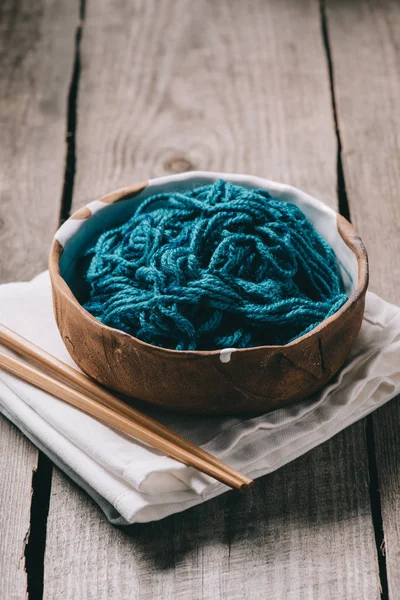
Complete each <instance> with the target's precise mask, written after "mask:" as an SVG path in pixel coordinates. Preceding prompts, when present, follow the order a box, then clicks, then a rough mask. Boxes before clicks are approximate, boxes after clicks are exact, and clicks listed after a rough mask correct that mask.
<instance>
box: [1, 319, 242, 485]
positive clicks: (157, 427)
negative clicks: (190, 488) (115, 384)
mask: <svg viewBox="0 0 400 600" xmlns="http://www.w3.org/2000/svg"><path fill="white" fill-rule="evenodd" d="M0 342H1V343H2V344H4V345H5V346H7V347H8V348H10V349H12V350H13V351H15V352H17V353H18V354H19V355H21V356H23V357H24V358H28V359H30V360H31V361H32V362H33V363H35V364H36V365H38V366H39V367H44V368H45V369H46V370H47V371H48V372H49V373H50V374H51V376H49V375H46V374H44V373H42V372H41V371H40V370H37V369H35V368H33V367H31V366H29V365H26V364H25V363H23V362H21V361H19V360H17V359H15V358H13V357H10V356H8V355H7V354H0V366H1V367H3V368H4V369H5V370H8V371H9V372H11V373H12V374H14V375H16V376H18V377H21V378H23V379H25V380H26V381H29V383H32V384H33V385H36V386H37V387H40V388H41V389H45V391H49V392H50V393H52V394H53V395H55V396H57V397H59V398H61V399H62V400H64V401H66V402H69V403H70V404H73V405H74V406H77V407H78V408H81V410H84V411H85V412H87V413H88V414H90V415H91V416H94V417H96V418H98V419H99V420H101V421H102V422H103V423H105V424H106V425H110V426H112V427H114V428H116V429H119V430H121V431H123V432H124V433H127V434H128V435H132V436H133V437H135V438H136V439H139V440H140V441H143V442H145V443H147V444H148V445H150V446H152V447H154V448H157V449H159V450H161V451H163V452H165V453H166V454H168V455H169V456H171V457H172V458H175V459H177V460H179V461H180V462H183V463H185V464H187V465H190V466H192V467H194V468H196V469H198V470H199V471H202V472H204V473H207V474H208V475H210V476H212V477H214V478H215V479H218V480H219V481H221V482H223V483H225V484H226V485H229V486H230V487H233V488H236V489H246V488H248V487H251V485H252V484H253V481H252V480H251V479H250V478H249V477H246V476H245V475H243V474H242V473H240V472H239V471H236V470H235V469H233V468H232V467H229V466H228V465H227V464H225V463H224V462H223V461H221V460H219V459H218V458H216V457H215V456H212V455H211V454H209V453H208V452H206V451H205V450H203V449H202V448H199V447H198V446H196V445H195V444H192V443H191V442H189V440H186V439H185V438H183V437H182V436H180V435H178V434H177V433H175V432H174V431H172V430H171V429H169V428H168V427H166V426H164V425H162V424H161V423H159V422H158V421H156V420H155V419H152V418H151V417H148V416H147V415H145V414H143V413H141V412H140V411H138V410H136V409H134V408H132V407H130V406H129V405H127V404H126V403H124V402H123V401H121V400H119V399H118V398H116V397H115V396H113V395H112V394H111V393H110V392H108V391H107V390H105V389H104V388H102V387H100V386H99V385H98V384H96V383H95V382H94V381H92V380H91V379H89V378H88V377H86V375H84V374H82V373H80V372H79V371H77V370H76V369H73V368H72V367H70V366H69V365H66V364H65V363H63V362H62V361H60V360H58V359H57V358H56V357H54V356H52V355H51V354H49V353H48V352H46V351H45V350H43V349H41V348H39V347H38V346H36V345H35V344H33V343H32V342H29V341H28V340H26V339H25V338H23V337H22V336H20V335H18V334H17V333H15V332H14V331H12V330H11V329H9V328H8V327H5V326H4V325H1V324H0ZM54 376H55V377H56V378H57V379H58V380H61V381H57V380H54V379H53V377H54ZM71 385H72V386H73V388H71ZM43 386H46V387H43ZM50 388H51V389H50ZM60 394H61V395H60ZM99 403H100V404H99ZM101 409H105V410H106V411H107V412H104V410H101ZM116 419H117V420H116ZM121 419H122V420H123V422H122V421H121Z"/></svg>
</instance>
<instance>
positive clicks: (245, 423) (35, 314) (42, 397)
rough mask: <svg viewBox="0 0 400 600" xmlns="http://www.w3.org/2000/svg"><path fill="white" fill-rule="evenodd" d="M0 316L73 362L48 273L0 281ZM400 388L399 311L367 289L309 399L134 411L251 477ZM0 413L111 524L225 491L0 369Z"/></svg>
mask: <svg viewBox="0 0 400 600" xmlns="http://www.w3.org/2000/svg"><path fill="white" fill-rule="evenodd" d="M0 322H2V323H3V324H5V325H7V326H8V327H10V328H11V329H13V330H14V331H17V332H18V333H20V334H21V335H23V336H24V337H26V338H28V339H29V340H31V341H32V342H34V343H36V344H38V345H39V346H41V347H42V348H44V349H45V350H47V351H48V352H50V353H51V354H53V355H55V356H57V357H58V358H60V359H61V360H63V361H65V362H66V363H68V364H70V365H73V366H75V365H74V363H73V361H72V360H71V358H70V356H69V354H68V352H67V350H66V349H65V346H64V344H63V342H62V340H61V337H60V335H59V333H58V329H57V326H56V323H55V321H54V316H53V309H52V299H51V289H50V281H49V276H48V273H47V272H46V273H42V274H41V275H39V276H38V277H36V278H35V279H34V280H33V281H31V282H29V283H9V284H5V285H2V286H0ZM399 390H400V308H398V307H396V306H393V305H392V304H389V303H388V302H385V301H384V300H382V299H381V298H379V297H378V296H376V295H374V294H372V293H368V294H367V300H366V311H365V316H364V320H363V324H362V328H361V332H360V335H359V337H358V339H357V342H356V344H355V346H354V348H353V350H352V352H351V355H350V357H349V359H348V361H347V362H346V364H345V365H344V367H343V368H342V369H341V371H340V372H339V374H338V375H337V376H336V377H335V378H334V380H333V381H332V382H330V383H329V384H328V385H327V386H325V388H324V389H323V390H322V391H320V392H319V393H317V394H315V395H314V396H312V397H310V398H307V399H306V400H304V401H302V402H298V403H297V404H294V405H293V406H288V407H285V408H281V409H279V410H275V411H273V412H270V413H268V414H264V415H261V416H257V417H254V418H235V417H225V418H221V417H207V416H184V415H176V414H172V413H171V414H170V413H166V412H163V411H159V410H156V409H154V408H152V407H150V406H146V407H145V408H144V409H143V406H142V405H140V409H141V410H145V411H146V412H147V413H148V414H150V415H151V416H152V417H154V418H156V419H158V420H159V421H161V422H163V423H165V424H166V425H168V426H170V427H171V428H173V429H174V430H176V431H177V432H179V433H180V434H182V435H184V436H185V437H187V438H188V439H190V440H191V441H192V442H194V443H196V444H197V445H201V446H202V447H203V448H204V449H206V450H207V451H208V452H210V453H212V454H215V455H216V456H218V457H220V458H222V459H223V460H224V461H225V462H227V463H229V464H230V465H232V466H233V467H235V468H236V469H239V470H240V471H242V472H243V473H245V474H246V475H249V476H250V477H253V478H254V477H260V476H261V475H264V474H266V473H270V472H271V471H274V470H275V469H278V468H279V467H281V466H282V465H284V464H285V463H287V462H289V461H291V460H293V459H295V458H296V457H298V456H300V455H301V454H304V453H305V452H307V451H308V450H310V449H311V448H314V447H315V446H317V445H318V444H321V443H322V442H324V441H325V440H327V439H329V438H331V437H332V436H334V435H335V434H336V433H338V432H339V431H341V430H342V429H344V428H345V427H347V426H348V425H350V424H352V423H354V422H355V421H357V420H358V419H361V418H362V417H364V416H365V415H367V414H368V413H370V412H371V411H373V410H374V409H375V408H377V407H379V406H381V405H382V404H384V403H385V402H387V401H388V400H390V399H391V398H393V397H394V396H395V395H396V394H397V393H399ZM0 411H1V412H2V413H3V414H4V415H5V416H6V417H7V418H8V419H9V420H10V421H12V422H13V423H15V425H16V426H17V427H18V428H19V429H20V430H21V431H22V432H23V433H24V434H25V435H26V436H27V437H28V438H29V439H30V440H31V441H32V442H33V443H34V444H35V445H36V446H38V448H40V449H41V450H42V451H43V452H45V453H46V454H47V455H48V456H49V457H50V458H51V460H52V461H53V462H54V463H55V464H56V465H58V466H59V467H60V468H61V469H62V470H63V471H65V473H67V474H68V475H69V476H70V477H71V478H72V479H73V480H74V481H76V482H77V483H78V484H79V485H80V486H81V487H82V488H83V489H85V490H86V491H87V492H88V493H89V494H90V495H91V496H92V497H93V498H94V500H95V501H96V502H97V503H98V504H99V505H100V507H101V508H102V509H103V511H104V513H105V514H106V516H107V517H108V519H109V520H110V521H111V522H112V523H115V524H119V525H126V524H129V523H135V522H146V521H153V520H157V519H162V518H163V517H166V516H167V515H170V514H172V513H175V512H179V511H182V510H185V509H186V508H189V507H191V506H194V505H196V504H199V503H200V502H204V501H205V500H208V499H210V498H213V497H214V496H217V495H218V494H222V493H223V492H224V491H226V490H227V489H228V488H227V487H226V486H224V485H223V484H221V483H218V482H216V481H215V480H213V479H211V478H210V477H208V476H207V475H204V474H202V473H199V472H198V471H196V470H195V469H192V468H190V467H187V466H185V465H182V464H180V463H179V462H177V461H175V460H173V459H170V458H168V457H166V456H163V455H162V454H161V453H160V452H158V451H156V450H152V449H151V448H149V447H147V446H146V445H145V444H141V443H140V442H136V441H135V440H132V439H131V438H129V437H128V436H125V435H123V434H120V433H117V432H116V431H114V430H112V429H110V428H108V427H106V426H104V425H102V424H101V423H99V422H98V421H96V420H95V419H93V418H91V417H89V416H88V415H85V414H83V413H81V412H80V411H79V410H77V409H75V408H73V407H72V406H69V405H68V404H66V403H64V402H62V401H61V400H57V399H55V398H53V397H52V396H50V395H49V394H46V393H45V392H42V391H41V390H38V389H36V388H35V387H33V386H31V385H29V384H27V383H24V382H22V381H20V380H19V379H17V378H15V377H13V376H11V375H8V374H6V373H4V372H2V371H0Z"/></svg>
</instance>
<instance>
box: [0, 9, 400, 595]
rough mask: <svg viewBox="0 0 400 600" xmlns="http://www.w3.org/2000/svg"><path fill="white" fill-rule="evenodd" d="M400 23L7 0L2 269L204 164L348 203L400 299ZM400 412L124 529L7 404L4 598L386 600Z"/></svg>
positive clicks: (0, 274) (0, 172)
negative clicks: (88, 217)
mask: <svg viewBox="0 0 400 600" xmlns="http://www.w3.org/2000/svg"><path fill="white" fill-rule="evenodd" d="M399 40H400V5H399V2H397V1H391V0H352V1H351V0H347V1H346V0H336V1H335V0H326V1H323V0H322V1H321V2H318V1H317V0H282V1H280V2H277V1H274V0H218V1H216V0H196V1H195V0H86V2H85V0H81V3H80V4H79V1H78V0H64V1H63V0H35V2H31V1H30V0H1V2H0V279H1V281H2V282H5V281H10V280H15V279H28V278H30V277H31V276H33V275H35V274H36V273H37V272H38V271H40V270H42V269H44V268H45V267H46V257H47V252H48V248H49V244H50V240H51V238H52V235H53V232H54V230H55V229H56V227H57V225H58V223H59V221H60V220H62V219H64V218H65V217H66V216H67V215H68V213H69V211H70V209H71V208H73V209H76V208H77V207H79V206H80V205H82V204H84V203H86V202H87V201H88V200H90V199H93V198H95V197H96V196H99V195H102V194H104V193H105V192H108V191H110V190H112V189H114V188H117V187H120V186H122V185H126V184H130V183H133V182H135V181H142V180H143V179H147V178H149V177H154V176H159V175H162V174H165V173H171V172H178V171H182V170H187V169H210V170H218V171H238V172H248V173H253V174H257V175H261V176H265V177H269V178H272V179H276V180H281V181H285V182H288V183H291V184H293V185H296V186H298V187H301V188H303V189H304V190H306V191H307V192H309V193H311V194H313V195H316V196H317V197H318V198H320V199H322V200H324V201H326V202H327V203H328V204H330V205H331V206H333V207H336V208H338V210H340V212H342V213H343V214H345V215H347V216H348V215H350V218H351V220H352V221H353V223H354V224H355V226H356V228H357V230H358V231H359V233H360V234H361V236H362V237H363V238H364V241H365V243H366V245H367V248H368V251H369V255H370V262H371V289H372V290H374V291H376V292H378V293H380V294H382V295H383V296H384V297H385V298H386V299H388V300H390V301H393V302H396V303H398V304H400V285H399V284H400V260H399V259H400V235H399V234H400V202H399V191H400V121H399V117H400V44H399ZM399 423H400V403H399V401H398V399H396V400H394V401H392V402H391V403H390V404H389V405H387V406H385V407H383V408H381V409H380V410H378V411H377V412H376V413H375V414H374V415H373V416H371V417H368V418H367V419H365V420H363V421H361V422H359V423H357V424H355V425H354V426H352V427H351V428H349V429H347V430H346V431H344V432H342V433H341V434H339V435H337V436H336V437H334V438H333V439H332V440H331V441H329V442H327V443H326V444H324V445H322V446H321V447H319V448H316V449H315V450H313V451H312V452H309V453H308V454H307V455H305V456H304V457H302V458H300V459H298V460H296V461H295V462H293V463H292V464H290V465H288V466H287V467H285V468H282V469H280V470H279V471H278V472H276V473H274V474H272V475H270V476H267V477H264V478H262V479H260V480H259V481H258V482H257V484H256V485H255V488H254V489H253V490H252V492H251V493H249V494H246V495H240V494H235V493H233V492H231V493H227V494H225V495H224V496H222V497H220V498H218V499H216V500H213V501H210V502H208V503H206V504H204V505H202V506H200V507H196V508H193V509H191V510H189V511H187V512H185V513H183V514H179V515H176V516H172V517H169V518H167V519H165V520H163V521H161V522H157V523H152V524H146V525H136V526H132V527H130V528H126V529H117V528H114V527H112V526H111V525H109V524H108V523H107V522H106V521H105V519H104V517H103V515H102V514H101V512H100V510H99V509H98V508H97V506H96V505H94V503H93V502H92V501H91V500H90V499H89V498H88V497H87V496H86V495H85V494H84V493H83V492H82V491H81V490H80V489H78V488H77V487H76V486H75V485H74V484H72V483H71V481H70V480H69V479H67V478H66V477H65V476H64V475H63V474H62V473H60V472H59V471H58V470H57V469H53V468H52V466H51V464H50V463H49V461H48V460H47V458H46V457H45V456H43V455H41V454H40V453H39V452H38V451H37V450H36V449H35V448H34V447H33V446H32V445H31V444H30V443H29V442H28V441H27V440H26V439H24V437H23V436H22V435H21V434H20V433H19V432H18V431H17V430H16V429H15V428H14V427H13V426H12V425H10V423H9V422H7V420H5V419H4V418H0V507H1V508H0V590H1V591H0V597H1V598H2V599H4V600H8V599H13V600H19V599H21V600H22V599H24V598H26V597H27V596H28V597H29V599H30V600H39V599H40V598H42V597H43V598H44V599H46V600H57V599H61V598H62V599H65V600H82V599H95V600H102V599H104V600H108V599H110V598H112V599H115V600H123V599H124V600H125V599H126V600H128V599H129V600H130V599H140V600H145V599H149V600H150V599H159V598H160V599H174V600H175V599H185V600H186V599H211V600H218V599H238V600H239V599H243V598H247V599H250V600H252V599H259V598H274V599H275V598H285V599H293V600H299V599H302V598H304V599H318V600H320V599H331V598H334V599H335V598H338V599H347V598H349V599H352V600H358V599H359V600H369V599H378V598H384V599H386V598H390V599H391V600H394V599H396V598H400V568H399V567H400V527H399V523H400V469H399V465H400V438H399V430H400V428H399Z"/></svg>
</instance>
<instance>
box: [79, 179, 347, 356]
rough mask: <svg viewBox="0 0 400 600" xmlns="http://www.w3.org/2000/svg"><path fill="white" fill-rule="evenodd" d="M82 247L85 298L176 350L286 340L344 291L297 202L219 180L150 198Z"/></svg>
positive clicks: (105, 318) (96, 310)
mask: <svg viewBox="0 0 400 600" xmlns="http://www.w3.org/2000/svg"><path fill="white" fill-rule="evenodd" d="M86 257H87V260H88V261H89V263H88V264H89V266H88V268H87V271H86V273H85V275H84V277H85V279H86V281H87V283H88V285H89V299H88V301H87V302H86V303H85V304H84V306H85V308H86V309H87V310H88V311H89V312H90V313H92V314H93V315H94V316H95V317H97V318H98V319H99V320H100V321H101V322H102V323H104V324H106V325H109V326H110V327H115V328H117V329H121V330H122V331H125V332H127V333H130V334H132V335H134V336H135V337H137V338H139V339H141V340H143V341H145V342H148V343H150V344H154V345H156V346H161V347H164V348H173V349H176V350H213V349H217V348H232V347H233V348H248V347H253V346H260V345H277V344H285V343H287V342H290V341H291V340H293V339H295V338H297V337H298V336H300V335H302V334H304V333H306V332H308V331H310V330H311V329H313V328H314V327H315V326H316V325H317V324H318V323H320V322H321V321H323V320H324V319H325V318H327V317H329V316H330V315H332V314H333V313H334V312H336V311H337V310H338V309H339V308H340V307H341V306H342V304H343V303H344V302H345V301H346V300H347V296H346V294H345V293H344V290H343V284H342V281H341V279H340V276H339V273H338V269H337V265H336V258H335V255H334V252H333V250H332V249H331V248H330V247H329V245H328V244H327V243H326V242H325V241H324V240H323V239H322V237H321V236H320V235H319V234H318V233H317V232H316V230H315V229H314V226H313V225H312V223H311V222H310V221H309V220H308V219H307V218H306V217H305V215H304V214H303V213H302V212H301V210H300V209H299V208H297V207H296V206H295V205H293V204H290V203H287V202H284V201H281V200H274V199H273V198H271V197H270V195H269V193H268V192H266V191H265V190H247V189H245V188H243V187H241V186H237V185H233V184H231V183H227V182H225V181H223V180H219V181H217V182H216V183H215V184H214V185H207V186H203V187H199V188H197V189H194V190H192V191H188V192H185V193H179V192H175V193H161V194H157V195H155V196H152V197H150V198H148V199H147V200H145V201H143V202H142V204H141V205H140V206H139V208H138V209H137V210H136V212H135V214H134V215H133V216H132V217H131V219H130V220H129V221H127V222H125V223H124V224H123V225H121V226H120V227H117V228H116V229H111V230H108V231H105V232H104V233H103V234H102V235H100V237H99V238H98V239H97V241H96V243H95V244H94V245H93V247H91V248H90V249H89V250H88V252H87V254H86Z"/></svg>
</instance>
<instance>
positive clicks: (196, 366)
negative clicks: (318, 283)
mask: <svg viewBox="0 0 400 600" xmlns="http://www.w3.org/2000/svg"><path fill="white" fill-rule="evenodd" d="M220 177H221V178H224V179H225V180H229V181H232V182H234V183H237V184H240V185H243V186H245V187H250V188H263V189H267V190H268V191H269V192H270V194H271V196H273V197H274V198H279V199H281V200H282V201H286V202H292V203H295V204H297V205H298V206H299V208H300V209H301V210H302V211H303V212H304V213H305V214H306V216H307V217H308V218H309V219H310V220H311V221H312V222H313V223H314V226H315V228H316V229H317V231H318V232H319V233H320V234H321V235H322V236H323V237H324V238H325V240H326V241H327V242H328V243H329V244H330V245H331V247H332V248H333V249H334V251H335V254H336V257H337V260H338V265H339V268H340V272H341V275H342V278H343V282H344V285H345V288H346V291H347V293H348V295H349V300H348V301H347V302H346V303H345V304H344V305H343V306H342V307H341V308H340V310H338V311H337V312H336V313H335V314H334V315H332V316H331V317H329V318H328V319H326V320H325V321H323V322H322V323H321V324H320V325H318V326H317V327H315V329H313V330H312V331H310V332H309V333H307V334H305V335H303V336H301V337H299V338H298V339H296V340H295V341H293V342H291V343H289V344H286V345H284V346H260V347H257V348H247V349H237V350H236V349H234V348H226V349H224V350H212V351H179V350H168V349H164V348H159V347H157V346H152V345H151V344H147V343H145V342H142V341H140V340H138V339H137V338H135V337H133V336H131V335H129V334H127V333H124V332H122V331H119V330H117V329H113V328H111V327H108V326H106V325H103V324H102V323H101V322H100V321H98V320H97V319H96V318H94V317H93V316H92V315H91V314H89V313H88V312H87V311H86V310H85V309H84V308H83V307H82V305H81V302H83V301H84V298H85V283H84V282H83V281H82V278H81V277H80V276H79V272H78V271H79V269H78V268H77V266H78V264H79V259H80V257H81V256H82V254H83V252H84V251H85V249H86V248H87V247H88V246H89V244H90V242H91V241H92V240H93V238H96V236H98V235H99V233H100V232H101V231H104V230H105V229H108V228H111V227H115V226H117V225H118V224H120V223H122V222H124V221H125V220H127V219H128V218H129V217H130V216H131V215H132V214H133V212H134V211H135V209H136V207H137V205H138V203H139V202H141V201H142V200H143V199H144V198H146V197H148V196H150V195H153V194H155V193H159V192H160V191H168V190H170V191H172V190H188V189H192V188H194V187H197V186H199V185H205V184H209V183H212V182H214V181H216V180H217V179H218V178H220ZM49 268H50V276H51V282H52V288H53V300H54V312H55V316H56V321H57V325H58V328H59V330H60V333H61V336H62V338H63V340H64V342H65V345H66V347H67V349H68V351H69V353H70V354H71V356H72V358H73V359H74V361H75V362H76V363H77V365H79V367H80V368H81V369H82V370H83V371H84V372H85V373H87V374H88V375H89V376H90V377H92V378H93V379H95V380H96V381H98V382H100V383H102V384H104V385H105V386H107V387H108V388H110V389H112V390H116V391H117V392H121V393H123V394H125V395H127V396H132V397H135V398H138V399H141V400H144V401H146V402H149V403H151V404H155V405H158V406H162V407H165V408H168V409H172V410H178V411H184V412H187V413H214V414H235V413H236V414H239V413H257V412H258V413H259V412H265V411H268V410H272V409H275V408H278V407H281V406H283V405H285V404H289V403H292V402H295V401H296V400H300V399H302V398H305V397H307V396H309V395H310V394H313V393H314V392H316V391H317V390H319V389H320V388H321V387H322V386H323V385H324V384H325V383H326V382H327V381H329V379H331V377H332V376H333V375H334V374H335V373H336V372H337V370H338V369H339V368H340V367H341V366H342V364H343V363H344V361H345V360H346V358H347V356H348V354H349V352H350V349H351V347H352V346H353V344H354V342H355V340H356V338H357V335H358V332H359V330H360V327H361V322H362V317H363V312H364V302H365V294H366V290H367V285H368V259H367V253H366V250H365V247H364V245H363V243H362V241H361V239H360V238H359V237H358V235H357V234H356V232H355V231H354V229H353V227H352V225H350V223H349V222H348V221H346V219H344V218H343V217H342V216H340V215H338V214H337V213H335V212H334V211H333V210H332V209H330V208H328V207H327V206H325V205H324V204H323V203H321V202H319V201H318V200H316V199H315V198H312V197H310V196H308V195H307V194H305V193H303V192H301V191H300V190H297V189H295V188H293V187H290V186H287V185H282V184H278V183H274V182H272V181H267V180H264V179H260V178H257V177H250V176H245V175H230V174H226V173H206V172H192V173H182V174H179V175H173V176H168V177H161V178H158V179H153V180H150V181H148V182H146V183H142V184H140V185H134V186H132V187H127V188H123V189H121V190H118V191H116V192H112V193H111V194H108V195H107V196H105V197H104V198H101V199H100V200H95V201H94V202H91V203H90V204H88V205H87V206H86V207H84V208H82V209H80V210H78V211H77V212H76V213H75V214H73V215H72V216H71V217H70V219H68V220H67V221H66V222H65V223H64V224H63V225H62V226H61V227H60V229H59V230H58V231H57V233H56V235H55V238H54V241H53V245H52V248H51V253H50V261H49ZM86 293H87V291H86Z"/></svg>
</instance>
